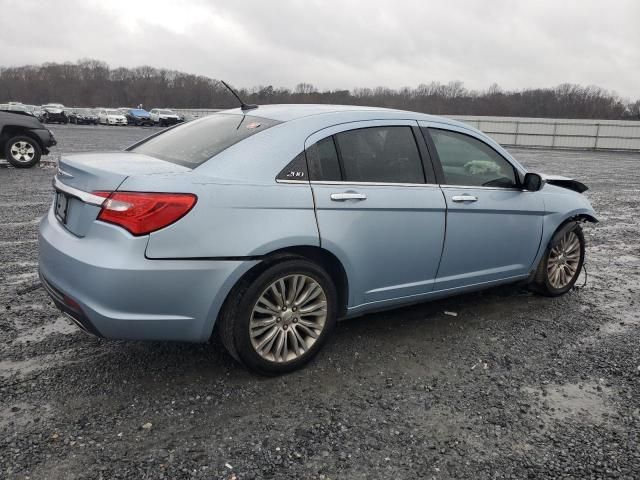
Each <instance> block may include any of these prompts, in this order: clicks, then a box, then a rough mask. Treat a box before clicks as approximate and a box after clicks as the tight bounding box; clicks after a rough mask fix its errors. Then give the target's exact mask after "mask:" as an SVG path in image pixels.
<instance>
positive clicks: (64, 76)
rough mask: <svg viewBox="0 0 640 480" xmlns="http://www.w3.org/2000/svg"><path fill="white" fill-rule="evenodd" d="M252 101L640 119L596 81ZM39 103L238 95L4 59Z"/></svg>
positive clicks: (86, 67) (19, 95)
mask: <svg viewBox="0 0 640 480" xmlns="http://www.w3.org/2000/svg"><path fill="white" fill-rule="evenodd" d="M238 91H239V93H240V95H241V96H242V97H243V98H244V99H245V101H246V102H247V103H257V104H268V103H326V104H348V105H369V106H379V107H388V108H400V109H404V110H413V111H418V112H426V113H433V114H440V115H496V116H522V117H549V118H600V119H638V118H640V100H635V101H630V100H626V99H623V98H621V97H619V96H618V95H616V94H614V93H612V92H610V91H607V90H605V89H603V88H600V87H596V86H581V85H575V84H562V85H558V86H556V87H550V88H527V89H523V90H503V89H502V88H500V87H499V86H498V85H495V84H494V85H492V86H491V87H489V88H488V89H487V90H482V91H478V90H470V89H468V88H466V87H465V86H464V84H463V83H462V82H459V81H456V82H449V83H447V84H442V83H439V82H430V83H424V84H420V85H418V86H417V87H415V88H411V87H405V88H400V89H392V88H386V87H378V88H356V89H353V90H319V89H318V88H316V87H315V86H313V85H312V84H309V83H300V84H298V85H297V86H296V87H295V88H293V89H289V88H282V87H277V88H276V87H273V86H271V85H268V86H256V87H252V88H238ZM8 101H20V102H22V103H26V104H35V105H41V104H44V103H49V102H55V103H62V104H64V105H67V106H88V107H97V106H108V107H121V106H135V105H138V104H143V105H144V106H145V107H146V108H149V109H150V108H153V107H163V106H164V107H174V108H229V107H234V106H237V101H236V100H235V98H233V97H232V96H231V94H230V93H229V92H228V91H227V90H226V89H225V88H224V86H223V85H222V84H221V83H220V82H219V81H217V80H215V79H212V78H209V77H205V76H202V75H193V74H188V73H183V72H178V71H175V70H167V69H162V68H154V67H149V66H141V67H135V68H123V67H119V68H110V67H109V65H107V64H106V63H104V62H101V61H98V60H92V59H86V60H80V61H78V62H76V63H70V62H67V63H44V64H42V65H26V66H20V67H6V68H2V67H0V102H8Z"/></svg>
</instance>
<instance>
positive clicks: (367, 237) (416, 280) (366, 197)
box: [306, 121, 445, 309]
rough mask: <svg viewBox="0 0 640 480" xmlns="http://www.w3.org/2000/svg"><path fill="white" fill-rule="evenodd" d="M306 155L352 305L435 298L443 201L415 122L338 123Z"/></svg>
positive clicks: (313, 140) (324, 233) (328, 243)
mask: <svg viewBox="0 0 640 480" xmlns="http://www.w3.org/2000/svg"><path fill="white" fill-rule="evenodd" d="M418 142H422V143H421V144H420V143H418ZM306 152H307V162H308V167H309V177H310V180H311V186H312V189H313V195H314V198H315V202H316V214H317V220H318V228H319V231H320V242H321V245H322V247H323V248H326V249H328V250H329V251H331V252H333V253H334V254H335V255H336V256H337V257H338V258H339V259H340V260H341V262H342V264H343V265H344V266H345V268H346V269H347V270H348V271H347V275H348V278H349V307H350V308H351V309H353V308H354V307H358V306H361V305H363V304H370V303H380V302H392V301H393V300H398V299H401V298H406V297H413V296H419V295H422V294H425V293H428V292H430V291H431V290H432V289H433V284H434V281H435V277H436V273H437V270H438V263H439V261H440V255H441V252H442V245H443V240H444V228H445V202H444V198H443V195H442V191H441V190H440V188H439V187H438V186H437V185H436V184H435V179H433V178H431V177H432V169H431V166H430V165H431V163H430V160H429V159H428V158H426V159H425V158H423V157H424V156H426V155H428V153H427V150H426V145H425V144H424V139H423V138H422V137H421V133H420V131H419V129H418V128H417V123H416V122H411V121H376V122H357V123H350V124H347V125H338V126H335V127H331V128H330V129H326V130H323V131H321V132H318V133H316V134H314V135H313V136H311V137H310V138H309V139H308V141H307V144H306ZM423 160H424V161H426V162H429V163H427V164H426V165H428V168H427V175H426V176H425V169H424V165H423Z"/></svg>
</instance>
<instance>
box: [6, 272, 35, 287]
mask: <svg viewBox="0 0 640 480" xmlns="http://www.w3.org/2000/svg"><path fill="white" fill-rule="evenodd" d="M36 280H38V272H29V273H19V274H17V275H9V276H8V277H7V278H6V280H5V281H4V282H3V283H4V284H5V285H20V284H22V283H28V282H30V283H35V282H36Z"/></svg>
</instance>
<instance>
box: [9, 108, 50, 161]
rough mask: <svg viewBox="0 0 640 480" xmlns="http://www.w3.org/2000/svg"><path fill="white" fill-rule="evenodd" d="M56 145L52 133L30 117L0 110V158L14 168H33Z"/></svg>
mask: <svg viewBox="0 0 640 480" xmlns="http://www.w3.org/2000/svg"><path fill="white" fill-rule="evenodd" d="M56 143H57V142H56V139H55V137H54V136H53V133H51V131H50V130H48V129H47V128H45V126H44V125H43V124H42V123H40V121H39V120H38V119H37V118H35V117H33V116H32V115H29V114H26V113H15V112H7V111H2V110H0V158H5V159H7V160H8V161H9V163H10V164H11V165H13V166H14V167H17V168H29V167H33V166H34V165H35V164H36V163H38V162H39V161H40V157H42V155H43V154H44V155H46V154H48V153H49V147H52V146H54V145H55V144H56Z"/></svg>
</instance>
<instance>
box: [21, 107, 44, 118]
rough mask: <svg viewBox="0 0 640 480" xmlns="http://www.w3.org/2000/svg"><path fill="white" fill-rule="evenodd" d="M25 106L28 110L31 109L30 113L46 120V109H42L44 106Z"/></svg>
mask: <svg viewBox="0 0 640 480" xmlns="http://www.w3.org/2000/svg"><path fill="white" fill-rule="evenodd" d="M25 107H26V108H27V111H29V113H31V115H33V116H34V117H36V118H37V119H38V120H39V121H41V122H42V121H44V110H42V107H39V106H38V105H25Z"/></svg>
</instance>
